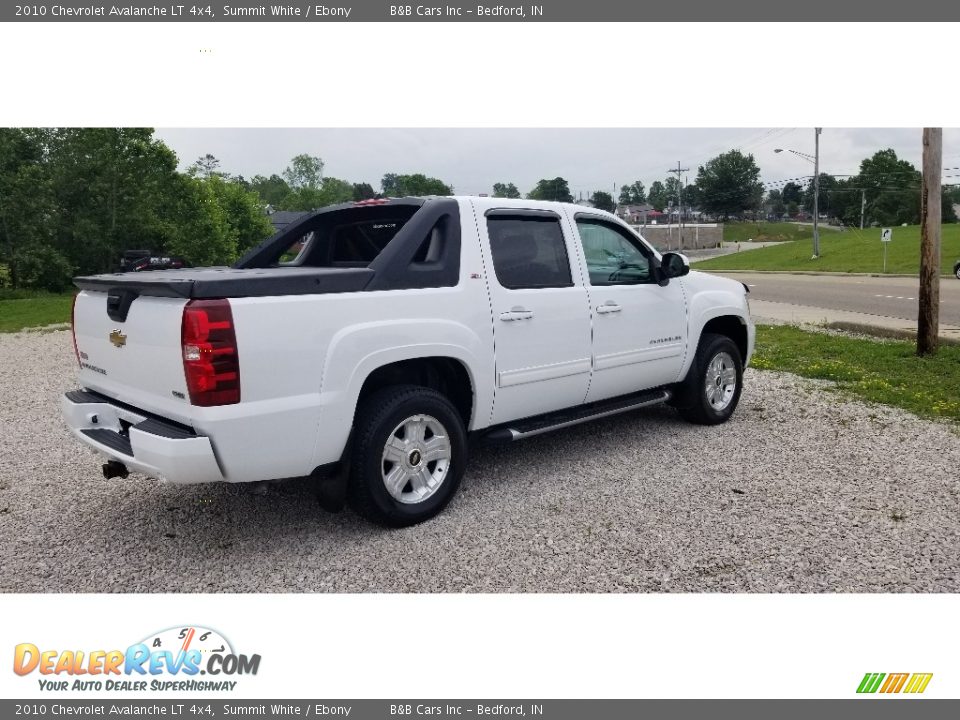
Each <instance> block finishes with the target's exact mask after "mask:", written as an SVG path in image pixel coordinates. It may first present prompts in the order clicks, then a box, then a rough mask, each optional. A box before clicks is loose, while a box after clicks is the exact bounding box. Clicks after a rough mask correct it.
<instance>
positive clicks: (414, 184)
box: [381, 173, 453, 197]
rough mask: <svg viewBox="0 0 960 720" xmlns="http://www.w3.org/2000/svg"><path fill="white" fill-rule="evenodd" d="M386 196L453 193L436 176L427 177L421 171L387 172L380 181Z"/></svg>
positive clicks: (450, 188) (448, 186)
mask: <svg viewBox="0 0 960 720" xmlns="http://www.w3.org/2000/svg"><path fill="white" fill-rule="evenodd" d="M381 187H382V189H383V194H384V196H386V197H407V196H418V195H453V187H452V186H450V185H447V184H446V183H444V182H443V181H442V180H438V179H437V178H432V177H427V176H426V175H424V174H423V173H415V174H413V175H398V174H396V173H387V174H386V175H384V176H383V180H382V182H381Z"/></svg>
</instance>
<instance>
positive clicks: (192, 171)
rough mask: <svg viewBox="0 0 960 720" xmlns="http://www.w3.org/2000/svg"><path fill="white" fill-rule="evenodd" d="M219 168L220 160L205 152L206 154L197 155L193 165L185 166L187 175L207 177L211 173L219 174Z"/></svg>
mask: <svg viewBox="0 0 960 720" xmlns="http://www.w3.org/2000/svg"><path fill="white" fill-rule="evenodd" d="M219 168H220V161H219V160H217V158H215V157H214V156H213V155H211V154H210V153H207V154H206V155H202V156H201V157H198V158H197V159H196V160H195V161H194V163H193V165H191V166H190V167H189V168H187V175H190V176H192V177H202V178H208V177H210V176H211V175H221V174H222V173H221V172H220V170H219Z"/></svg>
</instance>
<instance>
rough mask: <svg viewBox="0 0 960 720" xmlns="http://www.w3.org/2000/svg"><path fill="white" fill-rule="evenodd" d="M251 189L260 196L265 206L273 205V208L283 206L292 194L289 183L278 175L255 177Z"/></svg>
mask: <svg viewBox="0 0 960 720" xmlns="http://www.w3.org/2000/svg"><path fill="white" fill-rule="evenodd" d="M250 189H251V190H253V191H254V192H255V193H257V195H259V196H260V200H261V201H262V202H263V204H264V205H272V206H273V207H280V206H281V205H283V201H284V200H285V199H286V197H287V195H289V194H290V192H291V190H290V186H289V185H288V184H287V181H286V180H284V179H283V178H282V177H280V176H279V175H277V174H276V173H274V174H273V175H271V176H270V177H264V176H263V175H254V176H253V179H252V180H251V181H250Z"/></svg>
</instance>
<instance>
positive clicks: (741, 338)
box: [700, 315, 747, 359]
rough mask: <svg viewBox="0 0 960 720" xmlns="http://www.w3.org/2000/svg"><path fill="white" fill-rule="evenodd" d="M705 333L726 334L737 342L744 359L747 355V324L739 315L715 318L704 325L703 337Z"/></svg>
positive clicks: (701, 334)
mask: <svg viewBox="0 0 960 720" xmlns="http://www.w3.org/2000/svg"><path fill="white" fill-rule="evenodd" d="M705 333H713V334H715V335H726V336H727V337H728V338H730V339H731V340H733V342H734V343H736V346H737V349H738V350H739V351H740V357H741V358H744V359H745V358H746V357H747V326H746V325H744V324H743V322H742V321H741V320H740V318H738V317H737V316H735V315H723V316H722V317H715V318H713V319H712V320H710V321H709V322H707V324H706V325H704V326H703V330H702V331H701V333H700V336H701V337H703V335H704V334H705Z"/></svg>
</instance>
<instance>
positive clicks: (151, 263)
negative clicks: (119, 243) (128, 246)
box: [120, 250, 189, 272]
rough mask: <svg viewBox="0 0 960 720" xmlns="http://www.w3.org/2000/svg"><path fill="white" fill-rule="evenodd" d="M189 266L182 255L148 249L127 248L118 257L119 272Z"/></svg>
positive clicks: (174, 268)
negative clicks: (164, 253) (158, 253)
mask: <svg viewBox="0 0 960 720" xmlns="http://www.w3.org/2000/svg"><path fill="white" fill-rule="evenodd" d="M185 267H189V265H188V264H187V262H186V261H185V260H184V259H183V258H182V257H177V256H174V255H170V256H164V255H154V254H153V253H152V252H151V251H150V250H127V251H126V252H124V253H123V257H122V258H121V259H120V272H142V271H143V270H179V269H181V268H185Z"/></svg>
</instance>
